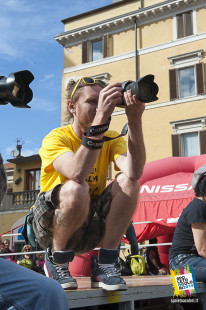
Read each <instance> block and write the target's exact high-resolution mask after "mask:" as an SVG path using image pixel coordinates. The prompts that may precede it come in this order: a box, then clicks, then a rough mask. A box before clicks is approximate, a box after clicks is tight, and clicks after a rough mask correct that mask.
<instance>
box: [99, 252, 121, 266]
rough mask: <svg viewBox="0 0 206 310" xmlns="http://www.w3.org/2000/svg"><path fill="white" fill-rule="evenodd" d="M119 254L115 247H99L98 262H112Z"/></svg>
mask: <svg viewBox="0 0 206 310" xmlns="http://www.w3.org/2000/svg"><path fill="white" fill-rule="evenodd" d="M118 256H119V252H118V250H117V249H114V250H113V249H100V250H99V264H100V265H102V264H114V263H115V262H116V260H117V258H118Z"/></svg>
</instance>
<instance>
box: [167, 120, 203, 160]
mask: <svg viewBox="0 0 206 310" xmlns="http://www.w3.org/2000/svg"><path fill="white" fill-rule="evenodd" d="M170 124H171V125H172V128H173V130H174V132H175V134H173V135H172V155H173V156H185V157H187V156H197V155H200V154H206V143H205V139H206V130H205V125H206V117H202V118H194V119H188V120H183V121H176V122H171V123H170Z"/></svg>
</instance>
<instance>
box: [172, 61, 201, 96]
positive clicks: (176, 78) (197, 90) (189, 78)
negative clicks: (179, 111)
mask: <svg viewBox="0 0 206 310" xmlns="http://www.w3.org/2000/svg"><path fill="white" fill-rule="evenodd" d="M169 80H170V100H174V99H178V98H187V97H191V96H196V95H201V94H204V93H205V78H204V64H203V63H199V64H197V65H195V66H192V67H187V68H184V69H171V70H170V71H169Z"/></svg>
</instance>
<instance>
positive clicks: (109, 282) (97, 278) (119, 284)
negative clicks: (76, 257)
mask: <svg viewBox="0 0 206 310" xmlns="http://www.w3.org/2000/svg"><path fill="white" fill-rule="evenodd" d="M91 287H92V288H97V287H101V288H103V289H104V290H106V291H120V290H126V289H127V284H126V282H125V281H124V280H123V279H122V278H121V277H120V276H119V275H118V273H117V270H116V268H115V260H114V262H113V263H112V264H99V263H98V259H97V257H96V256H95V255H94V256H93V257H92V258H91Z"/></svg>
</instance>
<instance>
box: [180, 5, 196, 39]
mask: <svg viewBox="0 0 206 310" xmlns="http://www.w3.org/2000/svg"><path fill="white" fill-rule="evenodd" d="M176 19H177V20H176V22H177V38H178V39H179V38H183V37H187V36H190V35H192V34H193V20H192V19H193V14H192V11H189V12H185V13H182V14H178V15H176Z"/></svg>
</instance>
